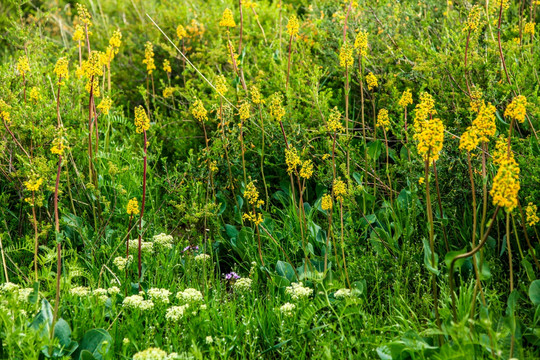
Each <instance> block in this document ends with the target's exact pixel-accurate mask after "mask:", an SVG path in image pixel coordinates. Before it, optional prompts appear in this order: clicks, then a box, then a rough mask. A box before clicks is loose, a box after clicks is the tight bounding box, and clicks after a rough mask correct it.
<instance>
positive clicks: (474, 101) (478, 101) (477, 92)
mask: <svg viewBox="0 0 540 360" xmlns="http://www.w3.org/2000/svg"><path fill="white" fill-rule="evenodd" d="M483 96H484V94H483V92H482V89H480V88H474V90H473V91H471V102H470V105H471V110H472V111H473V112H476V113H477V112H478V111H480V107H482V105H484V100H482V97H483Z"/></svg>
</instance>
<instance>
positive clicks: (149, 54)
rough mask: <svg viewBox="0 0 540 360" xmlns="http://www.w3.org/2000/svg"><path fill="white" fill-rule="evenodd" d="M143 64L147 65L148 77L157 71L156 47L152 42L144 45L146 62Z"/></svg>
mask: <svg viewBox="0 0 540 360" xmlns="http://www.w3.org/2000/svg"><path fill="white" fill-rule="evenodd" d="M143 64H146V71H147V72H148V75H151V74H152V73H153V72H154V70H155V69H156V65H155V63H154V45H152V43H151V42H150V41H147V42H146V44H145V45H144V60H143Z"/></svg>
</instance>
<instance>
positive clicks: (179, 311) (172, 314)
mask: <svg viewBox="0 0 540 360" xmlns="http://www.w3.org/2000/svg"><path fill="white" fill-rule="evenodd" d="M188 308H189V304H185V305H182V306H171V307H170V308H168V309H167V313H166V314H165V319H167V321H171V322H178V321H180V319H182V318H183V317H184V314H185V313H186V311H187V310H188Z"/></svg>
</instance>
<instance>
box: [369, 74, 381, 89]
mask: <svg viewBox="0 0 540 360" xmlns="http://www.w3.org/2000/svg"><path fill="white" fill-rule="evenodd" d="M366 83H367V87H368V90H369V91H372V90H373V89H374V88H376V87H378V86H379V82H378V81H377V77H376V76H375V75H373V73H372V72H370V73H369V74H367V76H366Z"/></svg>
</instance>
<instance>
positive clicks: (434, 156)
mask: <svg viewBox="0 0 540 360" xmlns="http://www.w3.org/2000/svg"><path fill="white" fill-rule="evenodd" d="M436 113H437V111H436V110H435V100H434V99H433V97H432V96H431V95H430V94H428V93H426V92H422V93H420V102H419V103H418V104H417V105H416V107H415V113H414V123H413V128H414V131H415V133H414V135H413V138H414V139H415V140H416V141H417V142H418V144H417V149H418V154H420V155H421V156H422V159H423V160H424V161H429V162H430V163H431V162H432V161H437V160H438V159H439V153H440V152H441V150H442V147H443V141H444V125H443V123H442V121H441V119H439V118H433V115H435V114H436Z"/></svg>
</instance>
